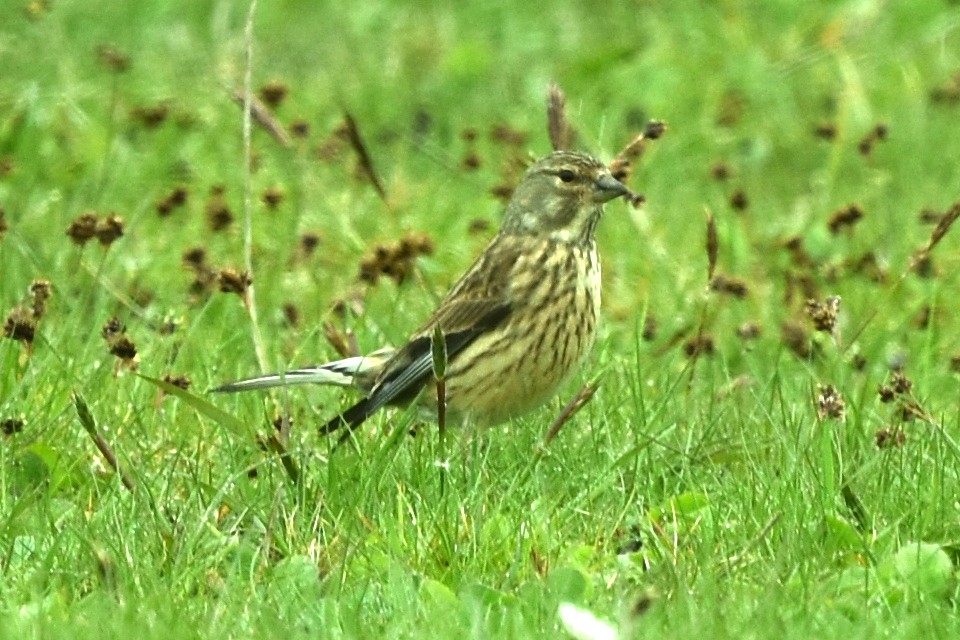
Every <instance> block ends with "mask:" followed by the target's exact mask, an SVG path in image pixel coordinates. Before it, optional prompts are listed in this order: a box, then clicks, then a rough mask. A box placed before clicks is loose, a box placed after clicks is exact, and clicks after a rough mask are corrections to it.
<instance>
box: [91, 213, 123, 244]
mask: <svg viewBox="0 0 960 640" xmlns="http://www.w3.org/2000/svg"><path fill="white" fill-rule="evenodd" d="M94 233H95V234H96V236H97V240H98V241H99V242H100V246H103V247H109V246H110V245H111V244H113V243H114V242H115V241H116V240H118V239H119V238H121V237H123V218H121V217H120V216H118V215H117V214H115V213H111V214H109V215H107V217H106V218H103V219H102V220H98V221H97V226H96V229H95V231H94Z"/></svg>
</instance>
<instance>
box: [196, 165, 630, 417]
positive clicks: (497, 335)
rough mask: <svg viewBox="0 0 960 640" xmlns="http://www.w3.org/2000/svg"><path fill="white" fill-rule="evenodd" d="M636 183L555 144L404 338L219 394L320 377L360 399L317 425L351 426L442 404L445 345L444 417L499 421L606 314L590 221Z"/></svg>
mask: <svg viewBox="0 0 960 640" xmlns="http://www.w3.org/2000/svg"><path fill="white" fill-rule="evenodd" d="M628 194H631V192H630V190H629V189H628V188H627V187H626V186H625V185H624V184H623V183H621V182H620V181H618V180H617V179H616V178H614V177H613V175H612V174H611V173H610V171H609V170H608V168H607V167H606V166H605V165H604V164H603V163H602V162H600V161H599V160H597V159H596V158H595V157H593V156H591V155H588V154H586V153H581V152H576V151H554V152H552V153H550V154H549V155H547V156H546V157H544V158H543V159H541V160H539V161H537V162H535V163H533V164H532V165H531V166H530V167H529V168H528V169H527V170H526V172H525V173H524V174H523V177H522V178H521V180H520V182H519V183H518V185H517V187H516V189H515V190H514V192H513V194H512V196H511V198H510V200H509V202H508V204H507V206H506V209H505V211H504V214H503V221H502V223H501V227H500V230H499V232H498V233H497V234H496V236H494V238H493V239H492V240H491V241H490V243H489V244H488V245H487V247H486V248H485V249H484V250H483V252H482V253H480V255H479V256H478V257H477V258H476V260H475V262H474V263H473V265H472V266H471V267H470V268H469V269H467V271H466V272H465V273H464V275H463V276H462V277H461V278H460V279H459V280H458V281H457V282H456V283H455V284H454V285H453V287H452V288H451V289H450V291H449V292H448V293H447V294H446V296H444V297H443V299H442V300H441V301H440V303H439V304H438V305H437V308H436V310H435V311H434V312H433V314H432V315H431V316H430V317H429V319H428V320H427V321H426V322H425V323H424V324H423V325H422V326H421V327H420V328H419V329H418V330H417V331H415V332H413V334H412V335H411V336H410V338H409V339H408V341H407V342H406V343H405V344H403V345H402V346H401V347H399V348H396V349H393V348H385V349H380V350H378V351H374V352H372V353H370V354H368V355H365V356H356V357H350V358H345V359H342V360H337V361H334V362H329V363H326V364H321V365H318V366H312V367H307V368H302V369H293V370H290V371H285V372H282V373H276V374H270V375H264V376H259V377H255V378H249V379H245V380H239V381H237V382H231V383H229V384H225V385H222V386H219V387H217V388H215V389H213V390H212V391H214V392H220V393H223V392H236V391H247V390H254V389H267V388H272V387H278V386H284V385H294V384H305V383H320V384H332V385H339V386H353V387H355V388H357V389H359V390H360V391H361V392H362V393H363V398H362V399H360V400H359V401H357V402H355V403H354V404H353V405H351V406H350V407H349V408H347V409H346V410H345V411H343V412H342V413H340V414H339V415H337V416H335V417H334V418H332V419H330V420H329V422H327V423H326V424H324V425H323V426H322V427H321V428H320V432H321V433H332V432H334V431H336V430H338V429H340V428H342V427H346V428H347V429H349V431H350V432H352V431H353V430H354V429H356V428H357V427H359V426H360V425H361V424H362V423H363V422H364V421H365V420H366V419H367V418H369V417H370V416H371V415H373V414H374V413H375V412H376V411H378V410H379V409H381V408H383V407H385V406H387V405H400V406H403V405H406V404H409V403H411V402H413V401H415V400H418V399H419V402H418V405H420V406H421V407H422V408H426V409H427V410H428V411H430V410H431V409H432V410H433V411H436V407H437V402H438V397H437V394H436V393H435V388H436V387H435V385H436V375H435V370H434V369H435V365H434V357H433V351H434V345H435V344H436V345H437V346H439V344H438V343H436V341H437V340H438V339H439V338H438V336H442V340H443V344H444V347H445V352H446V354H445V357H446V361H445V371H444V373H443V380H444V387H445V394H444V398H445V407H444V408H445V413H446V416H447V419H448V420H453V421H458V422H461V423H463V424H473V425H478V426H492V425H495V424H499V423H502V422H505V421H507V420H509V419H512V418H514V417H516V416H520V415H522V414H524V413H527V412H529V411H531V410H533V409H535V408H537V407H539V406H541V405H543V404H544V403H546V402H547V401H549V400H550V399H551V398H552V397H553V396H554V395H555V394H556V393H557V391H558V389H559V387H560V386H561V384H562V383H563V382H564V381H565V380H566V379H567V378H569V377H570V376H571V375H572V374H573V373H574V372H575V371H577V370H578V369H579V368H580V366H581V364H582V363H583V361H584V360H585V358H586V357H587V355H588V354H589V352H590V351H591V348H592V346H593V342H594V340H595V338H596V334H597V325H598V323H599V321H600V258H599V254H598V250H597V241H596V238H595V231H596V227H597V223H598V222H599V220H600V218H601V216H602V213H603V209H604V205H605V204H606V203H607V202H609V201H611V200H613V199H615V198H619V197H621V196H626V195H628Z"/></svg>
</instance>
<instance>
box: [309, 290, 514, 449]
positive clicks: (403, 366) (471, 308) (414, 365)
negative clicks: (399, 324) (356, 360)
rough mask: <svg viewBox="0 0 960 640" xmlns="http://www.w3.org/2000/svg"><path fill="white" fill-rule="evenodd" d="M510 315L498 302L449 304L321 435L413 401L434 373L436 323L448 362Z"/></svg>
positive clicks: (503, 303)
mask: <svg viewBox="0 0 960 640" xmlns="http://www.w3.org/2000/svg"><path fill="white" fill-rule="evenodd" d="M509 312H510V305H509V303H507V302H506V301H504V300H499V299H493V300H464V301H461V302H455V303H452V304H448V305H447V307H446V308H445V309H444V310H443V313H438V314H437V316H436V317H435V318H433V319H432V321H431V322H430V323H429V324H428V325H427V326H425V327H424V328H423V329H421V330H420V331H418V332H417V334H416V335H415V337H414V338H412V339H411V340H410V341H409V342H408V343H407V344H406V345H404V346H403V347H402V348H401V349H400V350H399V351H398V352H397V353H396V355H395V356H394V357H393V358H391V360H390V361H389V362H388V363H387V365H386V366H385V367H384V369H383V372H382V373H381V374H380V376H379V379H378V380H377V383H376V385H375V386H374V388H373V391H372V392H371V393H370V395H369V396H367V397H366V398H364V399H363V400H361V401H360V402H358V403H356V404H355V405H353V406H352V407H350V408H349V409H347V410H346V411H344V412H343V413H342V414H341V415H339V416H337V417H335V418H334V419H332V420H331V421H330V422H328V423H327V424H325V425H324V426H323V427H321V429H320V432H321V433H330V432H332V431H336V430H337V429H339V428H340V427H341V426H344V425H346V426H347V427H348V428H349V429H351V430H352V429H355V428H356V427H358V426H360V424H361V423H363V421H364V420H366V419H367V418H368V417H370V415H371V414H373V413H374V412H375V411H376V410H377V409H380V408H381V407H383V406H384V405H387V404H390V403H391V402H393V401H395V400H398V399H413V397H414V396H416V394H417V393H419V392H420V389H421V388H422V387H423V383H424V381H425V380H426V379H427V377H428V376H430V375H431V374H432V372H433V355H432V335H433V331H432V327H434V326H436V324H437V323H439V324H440V327H441V329H442V330H443V337H444V342H445V344H446V351H447V358H448V359H450V358H453V357H455V356H456V355H457V354H458V353H459V352H460V351H462V350H463V349H464V348H465V347H467V346H468V345H469V344H470V343H471V342H473V341H474V340H475V339H476V338H477V337H478V336H480V335H482V334H483V333H485V332H486V331H489V330H490V329H491V328H493V327H495V326H497V325H498V324H500V322H502V321H503V320H504V318H506V317H507V315H508V314H509ZM428 327H429V328H430V329H428ZM405 397H406V398H405Z"/></svg>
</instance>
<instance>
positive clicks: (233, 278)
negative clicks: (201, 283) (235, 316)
mask: <svg viewBox="0 0 960 640" xmlns="http://www.w3.org/2000/svg"><path fill="white" fill-rule="evenodd" d="M251 284H253V279H252V278H251V277H250V274H248V273H247V272H246V271H237V270H236V269H231V268H229V267H228V268H226V269H221V270H220V271H219V273H217V285H218V286H219V287H220V291H222V292H223V293H236V294H237V295H241V296H242V295H243V294H245V293H246V292H247V287H249V286H250V285H251Z"/></svg>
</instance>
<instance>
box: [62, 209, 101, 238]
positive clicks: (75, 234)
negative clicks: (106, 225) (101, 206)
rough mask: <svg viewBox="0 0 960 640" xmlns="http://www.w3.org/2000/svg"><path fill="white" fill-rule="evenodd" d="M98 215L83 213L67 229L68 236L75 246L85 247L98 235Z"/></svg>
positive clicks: (91, 212)
mask: <svg viewBox="0 0 960 640" xmlns="http://www.w3.org/2000/svg"><path fill="white" fill-rule="evenodd" d="M96 232H97V214H96V213H95V212H93V211H87V212H85V213H81V214H80V215H79V216H77V217H76V218H74V219H73V221H72V222H71V223H70V226H68V227H67V235H68V236H70V239H71V240H73V242H74V244H76V245H79V246H81V247H82V246H83V245H85V244H87V242H88V241H89V240H90V239H91V238H93V237H94V235H96Z"/></svg>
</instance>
